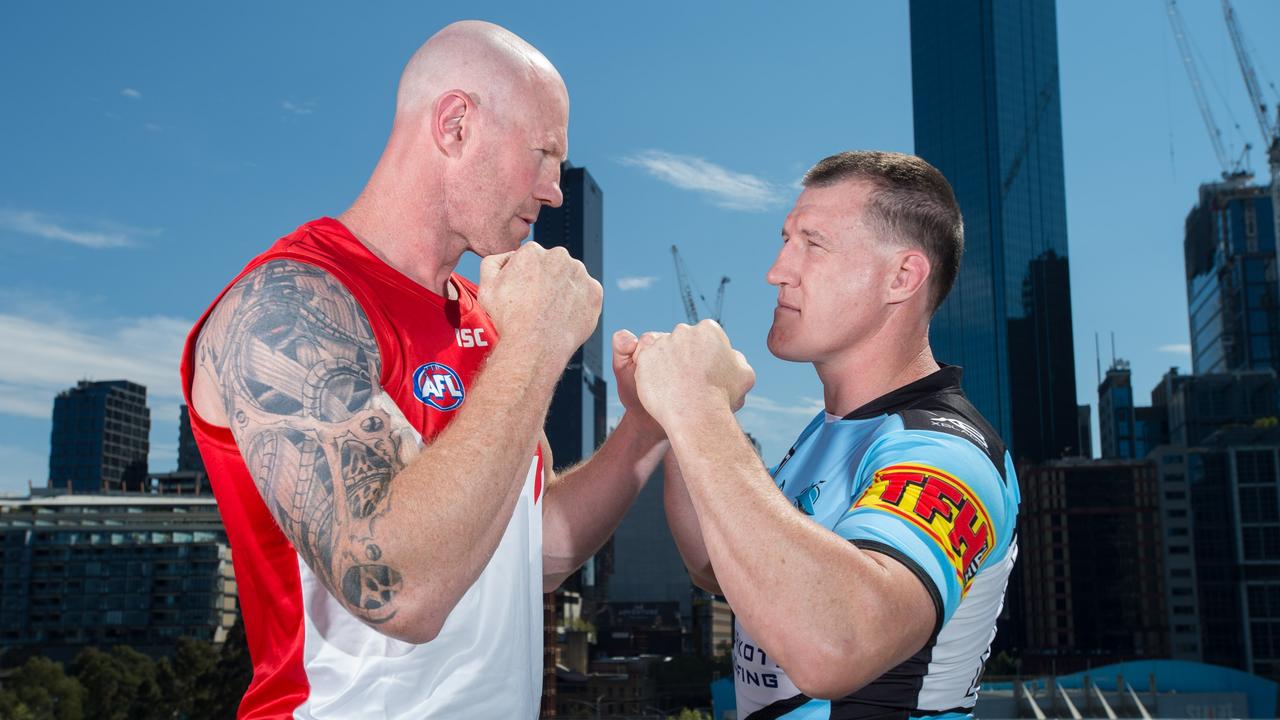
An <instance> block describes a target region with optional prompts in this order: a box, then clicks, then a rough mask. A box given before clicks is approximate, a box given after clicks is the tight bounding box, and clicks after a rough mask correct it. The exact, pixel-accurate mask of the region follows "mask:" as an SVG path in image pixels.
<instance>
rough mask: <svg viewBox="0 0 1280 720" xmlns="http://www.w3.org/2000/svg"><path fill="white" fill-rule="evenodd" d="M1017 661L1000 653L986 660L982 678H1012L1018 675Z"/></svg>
mask: <svg viewBox="0 0 1280 720" xmlns="http://www.w3.org/2000/svg"><path fill="white" fill-rule="evenodd" d="M1018 664H1019V663H1018V660H1017V658H1014V657H1013V656H1012V655H1010V654H1009V653H1007V652H1001V653H1000V654H998V655H996V656H995V657H993V658H991V659H990V660H987V667H986V669H985V670H983V671H982V672H983V677H1013V676H1014V675H1017V674H1018Z"/></svg>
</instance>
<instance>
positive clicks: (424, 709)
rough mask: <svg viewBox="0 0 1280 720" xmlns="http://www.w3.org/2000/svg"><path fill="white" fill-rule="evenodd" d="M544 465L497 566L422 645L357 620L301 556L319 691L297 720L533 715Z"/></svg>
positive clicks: (538, 677) (310, 678)
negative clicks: (538, 488)
mask: <svg viewBox="0 0 1280 720" xmlns="http://www.w3.org/2000/svg"><path fill="white" fill-rule="evenodd" d="M540 471H541V463H540V462H539V461H538V459H537V458H534V460H533V461H532V462H531V463H530V466H529V473H528V477H527V478H526V480H525V483H524V489H523V491H522V492H521V494H520V499H519V500H517V501H516V506H515V510H514V512H513V513H512V517H511V522H510V523H509V524H508V525H507V531H506V533H505V534H504V535H503V536H502V541H501V543H499V544H498V549H497V550H496V551H495V552H494V554H493V557H492V558H490V560H489V564H488V565H486V566H485V568H484V571H483V572H482V573H481V574H480V577H479V578H478V579H477V580H476V582H475V584H473V585H472V586H471V588H470V589H468V590H467V592H466V594H464V595H463V596H462V599H461V600H460V601H459V602H458V604H457V606H455V607H454V609H453V611H452V612H451V613H449V617H448V619H447V620H445V623H444V626H443V627H442V628H441V630H440V634H439V635H437V636H436V638H435V639H434V640H432V641H430V642H428V643H424V644H422V645H414V644H411V643H406V642H401V641H399V640H394V639H392V638H389V637H387V636H385V635H382V634H380V633H379V632H378V631H376V630H374V629H372V628H370V627H369V626H368V625H365V624H364V623H362V622H360V621H359V620H357V619H355V618H354V617H352V616H351V614H350V613H348V612H347V611H346V610H345V609H343V607H342V606H341V605H340V604H339V603H338V601H337V600H336V599H334V597H333V595H331V594H330V593H329V591H328V590H327V589H325V587H324V585H323V584H322V583H321V582H320V580H319V579H318V578H317V577H316V576H315V575H314V574H313V573H312V572H311V570H310V568H308V567H307V564H306V563H305V562H303V561H302V558H300V557H299V558H298V571H299V573H300V574H301V577H302V588H303V606H304V608H305V626H306V637H305V639H304V643H305V648H304V652H303V658H304V660H303V666H304V668H305V670H306V674H307V683H308V685H310V688H311V693H310V696H309V697H308V698H307V700H306V702H304V703H303V704H302V705H301V706H300V707H298V708H297V709H296V710H295V711H294V717H295V718H298V719H299V720H330V719H333V720H350V719H351V718H533V717H537V714H538V704H539V702H540V698H541V696H542V632H543V628H542V624H543V620H542V512H541V503H535V501H534V500H535V497H534V493H535V485H538V484H539V483H538V481H537V475H538V473H539V472H540Z"/></svg>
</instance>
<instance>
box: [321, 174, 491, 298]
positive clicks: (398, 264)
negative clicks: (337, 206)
mask: <svg viewBox="0 0 1280 720" xmlns="http://www.w3.org/2000/svg"><path fill="white" fill-rule="evenodd" d="M427 188H430V189H427ZM423 197H429V198H430V200H429V201H428V202H429V203H430V204H427V203H424V202H423V200H422V198H423ZM338 220H339V221H340V222H341V223H342V224H343V225H345V226H346V228H347V229H348V230H350V231H351V234H352V235H355V236H356V238H357V239H358V240H359V241H360V242H361V243H363V244H364V246H365V247H367V248H369V251H370V252H372V253H373V254H374V255H376V256H378V258H379V259H381V260H382V261H383V262H385V263H386V264H388V265H390V266H391V267H393V268H395V269H396V270H397V271H399V272H400V273H401V274H403V275H404V276H405V277H407V278H409V279H410V280H413V281H414V282H416V283H418V284H419V285H421V286H422V287H424V288H426V289H427V290H430V291H431V292H433V293H436V294H437V295H441V296H443V297H451V296H452V295H453V292H454V291H453V288H452V286H451V285H450V284H449V276H450V275H451V274H452V273H453V270H454V268H455V267H457V265H458V260H459V259H460V258H461V257H462V253H463V251H464V250H465V249H466V246H465V245H464V244H463V243H462V242H461V241H460V240H459V239H458V238H456V237H453V236H452V234H451V233H449V232H448V225H447V223H445V222H444V204H443V202H442V198H440V197H439V183H426V182H394V181H391V179H389V178H385V177H383V176H382V173H381V168H379V170H375V171H374V176H373V178H371V179H370V181H369V184H368V186H366V187H365V189H364V192H362V193H361V194H360V197H358V198H356V201H355V202H354V203H352V205H351V207H350V208H349V209H348V210H347V211H346V212H344V213H342V214H341V215H339V216H338Z"/></svg>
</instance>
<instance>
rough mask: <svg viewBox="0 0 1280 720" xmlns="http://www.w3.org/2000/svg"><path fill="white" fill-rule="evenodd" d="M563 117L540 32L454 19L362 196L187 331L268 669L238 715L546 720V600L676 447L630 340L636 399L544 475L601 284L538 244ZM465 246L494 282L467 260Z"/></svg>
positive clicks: (249, 611)
mask: <svg viewBox="0 0 1280 720" xmlns="http://www.w3.org/2000/svg"><path fill="white" fill-rule="evenodd" d="M568 113H569V99H568V94H567V92H566V90H565V87H564V83H563V81H562V80H561V79H560V75H559V74H558V73H557V72H556V70H555V68H554V67H553V66H552V65H551V63H550V62H549V61H548V60H547V59H546V58H545V57H543V55H542V54H541V53H539V52H538V51H537V50H536V49H534V48H533V47H532V46H531V45H529V44H528V43H527V42H525V41H524V40H522V39H520V38H519V37H517V36H515V35H514V34H512V33H510V32H508V31H506V30H504V29H502V28H500V27H498V26H496V25H491V24H488V23H481V22H460V23H455V24H453V25H450V26H449V27H447V28H445V29H443V30H441V31H440V32H439V33H438V34H436V35H435V36H434V37H432V38H431V39H430V40H429V41H428V42H427V43H426V44H424V45H423V46H422V48H421V49H419V50H418V51H417V53H416V54H414V56H413V58H412V59H411V60H410V61H409V63H408V65H407V67H406V68H405V70H404V74H403V76H402V78H401V81H400V87H399V93H398V96H397V99H396V115H395V122H394V125H393V127H392V131H391V136H390V138H389V140H388V142H387V147H386V150H385V152H384V153H383V155H382V158H381V160H380V161H379V162H378V164H377V167H376V168H375V169H374V171H373V175H372V177H371V178H370V180H369V182H368V184H367V185H366V187H365V188H364V191H363V192H362V193H361V194H360V196H359V197H358V198H357V199H356V201H355V203H354V204H353V205H352V206H351V208H350V209H348V210H347V211H346V212H345V213H343V214H341V215H340V216H339V217H338V218H337V219H330V218H322V219H320V220H315V221H313V222H310V223H307V224H305V225H303V226H302V227H300V228H298V230H296V231H295V232H293V233H292V234H290V235H288V236H286V237H284V238H282V239H281V240H280V241H278V242H277V243H276V244H275V245H273V246H272V247H271V248H270V249H269V250H267V251H266V252H265V253H263V254H262V255H260V256H258V257H257V258H256V259H254V260H253V261H251V262H250V263H249V265H248V266H247V267H246V268H245V270H244V271H243V272H242V273H241V274H240V275H239V276H238V277H237V278H236V279H235V280H233V281H232V283H231V284H230V285H229V286H228V287H227V289H226V290H224V291H223V293H222V294H221V295H220V296H219V298H218V299H217V300H216V301H215V302H214V304H213V305H212V306H211V307H210V309H209V311H208V312H207V313H206V314H205V316H204V317H203V318H201V320H200V322H199V323H197V325H196V326H195V328H194V329H193V330H192V332H191V335H190V337H189V338H188V341H187V346H186V349H185V353H184V357H183V365H182V373H183V387H184V391H185V393H186V395H187V398H188V402H189V404H190V408H191V423H192V428H193V431H194V433H195V436H196V439H197V441H198V443H199V445H200V449H201V453H202V455H203V457H204V460H205V465H206V467H207V468H208V470H209V474H210V478H211V481H212V484H213V488H214V491H215V494H216V495H217V499H218V505H219V510H220V512H221V513H222V517H223V521H224V524H225V526H226V529H227V535H228V538H229V540H230V542H231V545H232V548H233V550H234V562H235V574H236V582H237V585H238V588H239V598H240V607H241V611H242V613H243V617H244V624H245V631H246V634H247V636H248V642H249V650H250V654H251V656H252V659H253V664H254V678H253V682H252V684H251V685H250V687H249V689H248V691H247V693H246V694H245V697H244V700H243V701H242V703H241V706H240V713H239V715H240V717H241V718H254V719H258V718H286V717H288V718H344V719H349V718H362V717H369V718H374V717H376V718H415V719H416V718H515V717H534V716H535V715H536V714H537V710H538V703H539V697H540V695H541V688H542V685H541V682H542V672H543V671H542V663H543V655H542V634H543V614H542V594H543V592H544V591H550V590H551V589H553V588H555V587H556V586H557V585H559V583H560V582H561V581H562V580H563V579H564V578H565V577H567V576H568V575H569V574H570V573H572V572H573V571H574V570H575V569H576V568H577V567H579V566H580V565H581V564H582V563H583V562H584V561H585V560H586V559H587V558H588V557H589V556H590V555H591V554H592V553H594V552H595V551H596V550H597V549H599V547H600V546H601V545H602V544H603V543H604V542H605V540H607V539H608V537H609V535H610V534H611V533H612V532H613V529H614V527H615V526H616V525H617V523H618V521H619V519H620V518H621V516H622V514H623V513H624V512H625V510H626V508H627V507H628V506H629V505H630V503H631V501H632V500H634V498H635V497H636V495H637V494H638V492H639V491H640V488H641V487H642V486H643V484H644V480H645V478H647V477H648V475H649V474H650V473H651V471H652V470H653V468H654V467H655V466H656V465H657V463H658V461H659V459H660V458H661V457H662V454H663V453H664V452H665V451H666V444H665V440H664V438H663V435H662V432H661V429H660V428H658V427H657V425H656V424H655V423H654V422H653V421H652V420H651V419H649V418H648V417H647V415H646V414H645V413H644V411H643V410H642V409H640V407H639V403H638V401H637V399H636V396H635V390H634V385H633V380H632V371H633V365H632V364H631V357H630V353H631V352H632V350H633V349H634V347H635V345H636V339H635V337H634V336H632V335H630V334H629V333H619V334H617V335H615V336H614V340H613V344H614V351H615V354H614V371H615V374H616V377H617V382H618V391H619V396H620V398H621V401H622V404H623V405H624V406H625V407H626V408H627V413H626V414H625V415H624V416H623V418H622V420H621V422H620V423H619V425H618V427H617V429H616V430H615V431H614V432H613V434H612V435H611V436H610V438H609V439H608V441H607V442H606V443H605V444H604V445H603V446H602V447H601V448H600V450H599V452H598V453H597V454H596V455H595V456H594V458H593V459H592V460H591V461H589V462H587V463H585V464H583V465H580V466H579V467H577V468H574V469H572V470H569V471H568V472H561V473H559V474H557V473H554V472H553V471H552V467H553V465H552V458H551V454H550V450H549V448H548V447H547V444H546V439H545V437H544V436H543V435H542V427H543V422H544V419H545V415H546V412H547V409H548V406H549V404H550V401H551V396H552V392H553V390H554V388H555V386H556V382H557V381H558V380H559V378H560V375H561V373H562V371H563V369H564V367H565V365H566V363H567V362H568V360H569V358H570V357H571V355H572V353H573V352H574V350H575V349H576V348H577V347H578V346H579V345H581V344H582V342H583V341H584V340H585V339H586V338H587V337H588V336H589V335H590V334H591V333H592V331H593V330H594V328H595V325H596V322H597V319H598V317H599V314H600V305H601V294H602V291H601V287H600V284H599V283H598V282H596V281H595V280H593V279H592V278H591V277H589V276H588V275H587V273H586V270H585V268H584V267H583V265H582V264H581V263H580V262H578V261H576V260H573V259H572V258H570V257H569V255H568V253H566V252H565V251H564V250H563V249H562V248H555V249H552V250H545V249H543V248H541V247H539V246H538V245H536V244H534V243H528V244H525V245H524V246H523V247H520V241H521V240H522V239H523V238H525V237H526V236H527V235H528V233H529V229H530V227H531V226H532V225H533V223H534V221H535V220H536V219H537V216H538V211H539V209H540V208H541V206H543V205H549V206H552V207H558V206H559V205H560V203H561V201H562V196H561V192H560V187H559V179H560V165H561V163H562V162H563V161H564V160H565V157H566V156H567V154H568V138H567V135H566V133H567V125H568ZM517 248H519V249H517ZM467 251H471V252H474V253H476V254H478V255H480V256H482V257H483V258H484V259H483V260H482V262H481V265H480V284H479V287H478V288H477V286H476V285H473V284H472V283H471V282H469V281H468V280H466V279H465V278H462V277H461V276H459V275H457V274H455V273H454V268H455V266H456V265H457V263H458V260H459V258H460V256H461V255H462V254H463V253H464V252H467Z"/></svg>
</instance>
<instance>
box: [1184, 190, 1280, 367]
mask: <svg viewBox="0 0 1280 720" xmlns="http://www.w3.org/2000/svg"><path fill="white" fill-rule="evenodd" d="M1276 230H1277V229H1276V227H1275V220H1274V216H1273V215H1272V212H1271V197H1270V195H1268V193H1267V188H1266V187H1265V186H1261V185H1241V184H1235V183H1215V184H1211V185H1201V186H1200V202H1199V203H1198V204H1197V205H1196V206H1195V207H1194V208H1192V210H1191V212H1190V213H1189V214H1188V215H1187V224H1186V239H1185V241H1184V243H1183V248H1184V251H1185V253H1186V270H1187V306H1188V310H1189V312H1188V315H1189V321H1190V325H1191V368H1192V371H1193V372H1194V373H1195V374H1196V375H1204V374H1208V373H1222V372H1231V371H1235V370H1265V369H1278V370H1280V307H1278V306H1277V291H1276V273H1275V262H1276Z"/></svg>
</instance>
